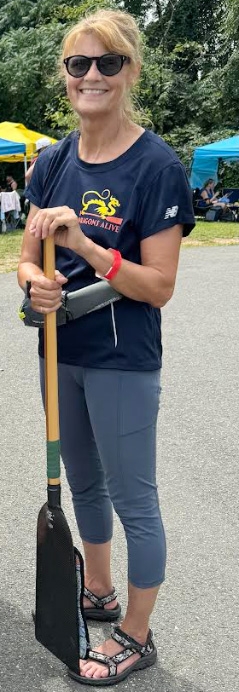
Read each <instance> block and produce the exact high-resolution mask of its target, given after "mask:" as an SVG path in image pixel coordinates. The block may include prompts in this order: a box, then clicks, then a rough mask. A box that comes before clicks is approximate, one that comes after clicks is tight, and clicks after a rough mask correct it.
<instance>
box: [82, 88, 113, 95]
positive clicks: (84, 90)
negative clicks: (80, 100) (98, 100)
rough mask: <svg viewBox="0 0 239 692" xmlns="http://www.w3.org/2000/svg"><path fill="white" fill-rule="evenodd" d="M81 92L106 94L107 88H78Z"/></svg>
mask: <svg viewBox="0 0 239 692" xmlns="http://www.w3.org/2000/svg"><path fill="white" fill-rule="evenodd" d="M80 93H81V94H86V95H88V94H89V95H91V94H98V95H100V94H106V93H107V89H80Z"/></svg>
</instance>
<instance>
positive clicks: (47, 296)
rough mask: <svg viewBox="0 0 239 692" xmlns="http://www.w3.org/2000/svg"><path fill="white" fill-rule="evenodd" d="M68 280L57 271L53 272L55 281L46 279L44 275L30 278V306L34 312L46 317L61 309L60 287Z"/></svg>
mask: <svg viewBox="0 0 239 692" xmlns="http://www.w3.org/2000/svg"><path fill="white" fill-rule="evenodd" d="M67 281H68V279H67V278H66V277H65V276H63V274H61V273H60V272H59V271H57V270H56V271H55V280H54V281H52V280H51V279H47V278H46V276H44V274H36V275H35V276H34V277H33V278H31V288H30V296H31V306H32V308H33V310H36V312H41V313H42V314H44V315H46V314H47V313H49V312H55V311H56V310H58V308H60V307H61V293H62V286H63V285H64V284H65V283H67Z"/></svg>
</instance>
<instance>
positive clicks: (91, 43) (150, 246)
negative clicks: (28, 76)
mask: <svg viewBox="0 0 239 692" xmlns="http://www.w3.org/2000/svg"><path fill="white" fill-rule="evenodd" d="M140 65H141V37H140V32H139V29H138V27H137V24H136V21H135V20H134V18H133V17H132V16H131V15H130V14H129V13H127V12H123V11H121V10H118V11H114V10H98V11H97V12H95V13H93V14H91V15H89V16H87V17H85V18H84V19H82V21H80V23H79V24H77V25H76V26H74V27H73V28H72V29H71V30H70V32H69V33H68V34H67V36H66V38H65V40H64V44H63V55H62V68H63V70H64V75H65V80H66V87H67V94H68V98H69V100H70V102H71V104H72V107H73V109H74V110H75V111H76V113H77V114H78V116H79V118H80V124H79V129H78V130H75V131H73V132H71V133H70V134H69V135H68V136H67V137H65V139H63V140H62V141H60V142H58V143H57V144H54V145H52V146H51V147H48V148H47V149H46V151H44V152H43V153H42V154H41V156H40V157H39V159H38V160H37V162H36V164H35V168H34V171H33V175H32V178H31V182H30V185H29V187H28V189H27V191H26V194H27V196H28V198H29V200H30V202H31V208H30V213H29V217H28V220H27V226H26V230H25V234H24V239H23V245H22V252H21V258H20V263H19V270H18V280H19V284H20V286H21V287H22V288H23V290H26V282H27V281H30V282H31V286H30V297H31V304H32V307H33V308H34V309H35V310H36V311H38V312H40V313H42V314H43V315H45V314H46V313H50V312H52V311H55V310H57V309H58V308H59V306H60V305H61V294H62V287H63V286H64V285H65V284H66V287H67V290H69V291H74V290H76V289H77V288H81V287H84V286H87V285H89V284H94V283H95V282H97V281H99V280H104V281H110V282H111V283H112V286H113V287H114V288H115V289H116V290H118V291H119V292H120V293H121V294H122V299H121V300H119V301H118V302H117V303H115V304H114V305H113V304H112V305H111V306H107V307H103V308H102V309H99V310H96V311H95V312H92V313H90V314H88V315H85V316H84V317H82V318H80V319H76V320H73V321H71V322H68V323H67V324H66V325H65V326H62V327H59V328H58V383H59V410H60V431H61V434H60V437H61V455H62V459H63V462H64V464H65V467H66V473H67V478H68V482H69V485H70V488H71V492H72V498H73V504H74V510H75V515H76V519H77V524H78V528H79V532H80V535H81V539H82V542H83V548H84V557H85V586H86V588H85V594H84V608H85V615H86V617H87V618H91V619H93V620H97V622H99V621H100V620H101V621H102V622H105V621H106V620H109V621H110V622H113V621H114V620H116V619H117V618H119V616H120V612H121V608H120V605H119V603H118V601H117V594H116V591H115V589H114V588H113V585H112V577H111V569H110V555H111V539H112V532H113V513H112V507H114V509H115V511H116V513H117V514H118V516H119V518H120V520H121V522H122V525H123V527H124V531H125V535H126V541H127V552H128V569H127V575H126V577H128V605H127V609H126V613H125V615H124V617H123V620H122V622H121V625H120V626H118V627H116V628H115V629H114V630H113V631H112V635H111V638H109V639H107V640H106V641H105V642H104V643H103V644H101V645H100V646H99V647H97V649H96V650H94V651H92V650H90V651H89V652H88V658H87V660H80V661H79V673H74V672H71V671H70V675H71V676H72V677H73V678H74V679H76V680H77V681H78V682H81V683H83V684H90V685H95V686H97V685H108V684H114V683H117V682H119V681H120V680H123V679H124V678H126V677H127V676H128V675H129V673H131V672H132V671H137V670H139V669H141V668H142V669H143V668H147V667H148V666H151V665H153V664H154V663H155V661H156V657H157V651H156V646H155V643H154V641H153V637H152V632H151V630H150V628H149V618H150V615H151V613H152V610H153V607H154V604H155V601H156V597H157V594H158V590H159V586H160V584H162V582H163V581H164V578H165V563H166V543H165V534H164V528H163V523H162V518H161V512H160V507H159V499H158V493H157V481H156V431H157V415H158V407H159V395H160V375H161V365H162V345H161V312H160V309H161V308H162V307H163V306H164V305H165V304H166V303H167V302H168V301H169V300H170V298H171V297H172V294H173V290H174V285H175V280H176V273H177V266H178V259H179V251H180V245H181V239H182V236H183V235H184V236H186V235H188V234H189V233H190V231H191V230H192V228H193V227H194V215H193V209H192V199H191V191H190V187H189V183H188V180H187V176H186V172H185V169H184V167H183V165H182V164H181V162H180V161H179V159H178V157H177V155H176V153H175V152H174V151H173V150H172V149H171V148H170V147H169V146H168V145H167V144H166V143H165V142H164V141H163V140H162V139H161V138H160V137H159V136H158V135H156V134H155V133H153V132H152V131H151V130H147V129H145V128H144V127H142V126H141V125H139V124H138V122H139V118H140V115H139V113H138V112H137V111H136V110H135V108H134V106H133V101H132V89H133V88H134V86H135V85H136V83H137V81H138V79H139V75H140ZM49 169H50V171H51V175H50V176H48V173H49ZM46 181H47V182H46ZM49 235H54V238H55V244H56V274H55V280H54V281H50V280H49V279H48V278H46V277H45V276H44V273H43V269H42V266H41V245H42V240H44V238H46V237H47V236H49ZM99 277H100V278H99ZM28 286H29V285H28ZM43 337H44V334H43V330H42V329H40V330H39V339H40V345H39V354H40V371H41V386H42V394H43V399H44V339H43ZM179 415H180V414H179ZM136 687H137V685H136Z"/></svg>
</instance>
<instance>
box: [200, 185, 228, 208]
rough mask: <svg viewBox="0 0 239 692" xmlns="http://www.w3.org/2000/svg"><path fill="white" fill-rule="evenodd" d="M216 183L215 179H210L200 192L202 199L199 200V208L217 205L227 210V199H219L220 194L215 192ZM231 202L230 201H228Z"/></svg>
mask: <svg viewBox="0 0 239 692" xmlns="http://www.w3.org/2000/svg"><path fill="white" fill-rule="evenodd" d="M214 189H215V181H214V180H213V178H209V179H208V180H207V181H206V182H205V184H204V187H203V188H202V190H201V192H200V197H201V199H200V200H199V206H200V207H205V206H207V205H209V206H211V205H216V206H217V207H221V208H222V209H226V206H227V204H226V199H224V200H223V198H220V197H218V195H219V192H214ZM228 201H229V200H228Z"/></svg>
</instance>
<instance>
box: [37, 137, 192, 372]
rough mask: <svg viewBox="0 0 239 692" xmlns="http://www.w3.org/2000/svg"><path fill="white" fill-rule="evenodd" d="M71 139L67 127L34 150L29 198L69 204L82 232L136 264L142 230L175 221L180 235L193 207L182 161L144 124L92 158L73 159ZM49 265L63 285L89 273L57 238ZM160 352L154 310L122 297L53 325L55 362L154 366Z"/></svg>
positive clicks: (78, 282) (71, 285) (83, 281)
mask: <svg viewBox="0 0 239 692" xmlns="http://www.w3.org/2000/svg"><path fill="white" fill-rule="evenodd" d="M78 142H79V133H78V132H76V131H75V132H72V133H71V134H70V135H68V136H67V137H66V138H65V139H63V140H62V141H60V142H58V143H57V144H54V145H53V146H51V147H48V148H47V149H46V150H45V151H44V152H42V155H41V156H40V157H39V159H38V160H37V161H36V164H35V167H34V171H33V175H32V178H31V182H30V185H29V187H28V188H27V191H26V196H27V197H28V199H29V200H30V201H31V202H32V203H33V204H35V205H36V206H38V207H40V208H42V209H43V208H45V207H56V206H63V205H67V206H68V207H70V208H72V209H74V211H75V213H76V214H77V216H78V217H79V222H80V226H81V228H82V230H83V232H84V233H85V234H86V235H87V236H88V237H89V238H91V239H92V240H93V241H95V242H96V243H98V244H99V245H101V246H102V247H104V248H116V249H119V250H120V252H121V254H122V257H123V258H124V259H127V260H129V261H132V262H136V263H137V264H140V263H141V262H140V242H141V240H142V239H143V238H147V237H149V236H151V235H154V234H155V233H158V232H159V231H161V230H163V229H167V228H170V227H172V226H174V225H175V224H183V228H184V231H183V234H184V235H188V234H189V233H190V231H191V230H192V228H193V226H194V215H193V207H192V195H191V190H190V187H189V183H188V180H187V177H186V173H185V169H184V167H183V165H182V164H181V162H180V161H179V159H178V157H177V156H176V154H175V152H174V151H173V150H172V149H171V148H170V147H169V146H168V145H167V144H166V143H165V142H164V141H163V140H162V139H161V138H160V137H158V136H157V135H155V134H154V133H152V132H150V131H147V130H146V131H145V132H144V133H143V134H142V135H141V136H140V137H139V139H138V140H137V141H136V142H135V144H133V145H132V146H131V147H130V148H129V149H128V150H127V151H126V152H125V153H124V154H122V155H121V156H119V157H118V158H116V159H115V160H113V161H111V162H109V163H97V164H90V163H86V162H85V161H82V160H80V159H79V157H78ZM56 267H57V269H59V271H61V272H62V274H64V275H65V276H67V277H68V284H67V285H66V286H65V287H64V288H67V290H70V291H72V290H75V289H77V288H81V287H83V286H86V285H89V284H92V283H94V282H95V281H97V279H96V277H95V273H94V269H93V268H92V267H91V266H90V265H89V264H88V263H87V262H85V260H83V259H82V258H81V257H80V256H79V255H77V254H76V253H74V252H73V251H71V250H68V249H65V248H61V247H60V246H57V247H56ZM112 310H113V312H112ZM42 331H43V330H40V334H39V352H40V355H43V334H42ZM161 355H162V347H161V315H160V310H158V309H156V308H153V307H151V306H150V305H149V304H148V303H143V302H139V301H134V300H131V299H129V298H125V297H123V298H122V300H120V301H118V302H116V303H114V307H113V308H111V307H110V306H107V307H105V308H102V309H100V310H97V311H95V312H93V313H91V314H89V315H85V316H84V317H81V318H79V319H78V320H74V321H73V322H69V323H68V324H67V325H64V326H61V327H59V328H58V360H59V362H62V363H69V364H74V365H81V366H85V367H95V368H97V367H100V368H119V369H125V370H155V369H158V368H159V367H161Z"/></svg>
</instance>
